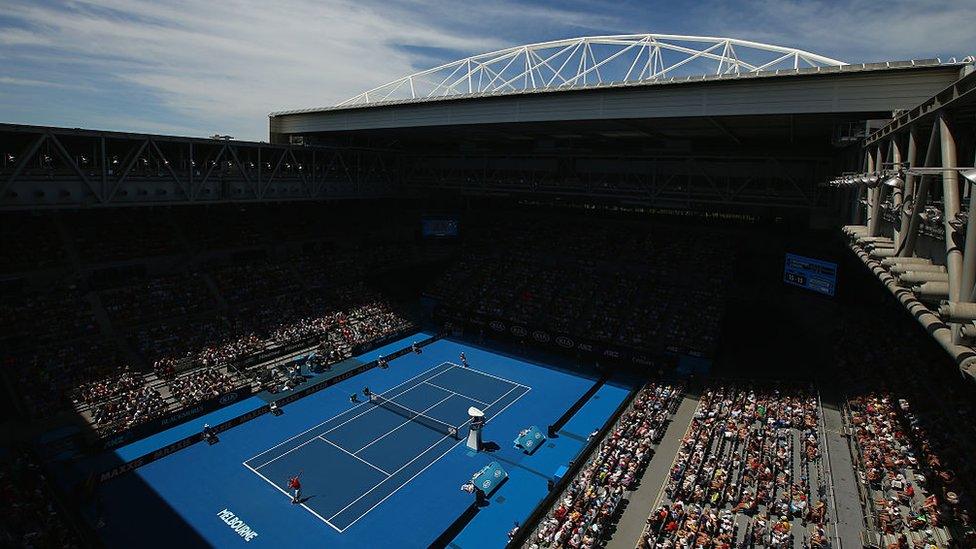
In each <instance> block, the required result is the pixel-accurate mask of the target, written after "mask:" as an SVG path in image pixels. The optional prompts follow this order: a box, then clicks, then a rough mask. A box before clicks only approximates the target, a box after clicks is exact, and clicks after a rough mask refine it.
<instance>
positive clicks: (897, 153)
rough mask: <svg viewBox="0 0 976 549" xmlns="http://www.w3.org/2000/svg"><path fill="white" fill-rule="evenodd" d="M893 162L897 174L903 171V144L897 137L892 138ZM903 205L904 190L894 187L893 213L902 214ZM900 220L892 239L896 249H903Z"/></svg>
mask: <svg viewBox="0 0 976 549" xmlns="http://www.w3.org/2000/svg"><path fill="white" fill-rule="evenodd" d="M891 162H892V164H893V169H894V170H895V171H896V172H897V171H899V170H901V168H902V166H901V144H900V143H899V142H898V137H897V136H892V138H891ZM901 203H902V188H901V187H892V189H891V208H892V211H895V212H900V211H901ZM899 221H900V220H899V219H896V220H895V221H894V223H892V225H893V226H894V229H893V231H892V232H893V234H892V239H893V240H894V243H895V249H896V250H897V249H899V248H900V247H901V223H899Z"/></svg>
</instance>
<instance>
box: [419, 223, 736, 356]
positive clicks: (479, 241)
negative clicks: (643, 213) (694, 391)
mask: <svg viewBox="0 0 976 549" xmlns="http://www.w3.org/2000/svg"><path fill="white" fill-rule="evenodd" d="M506 221H507V222H506V223H499V222H498V220H497V219H493V220H492V222H491V223H490V224H489V225H487V226H482V225H478V224H474V226H473V227H471V228H469V230H468V233H467V234H468V240H466V242H465V249H464V250H463V253H462V256H461V257H460V258H459V259H458V260H457V261H456V262H455V263H453V264H452V265H451V266H450V267H449V268H448V269H447V270H446V272H445V273H444V274H443V275H441V276H440V277H439V278H438V279H437V280H435V281H434V282H433V283H432V284H431V286H430V287H429V288H428V290H427V295H428V296H430V297H432V298H434V299H436V300H438V301H439V303H440V305H441V306H442V307H444V308H445V309H447V310H450V311H452V312H453V313H454V315H455V316H461V317H466V316H469V315H474V316H479V317H484V318H488V319H502V320H507V321H509V322H512V323H515V324H520V325H524V326H528V327H531V328H537V329H543V330H548V331H551V332H553V333H555V334H563V335H569V336H571V337H574V338H579V339H581V340H589V341H596V342H600V343H604V344H612V345H619V346H623V347H628V348H633V349H641V350H651V351H663V350H670V351H673V352H681V353H689V354H697V355H710V354H712V353H713V352H714V350H715V346H716V344H717V336H718V327H719V325H720V322H721V318H722V316H723V314H724V298H725V291H726V287H727V285H728V281H729V276H730V273H729V271H728V269H725V268H723V267H722V265H723V264H724V263H725V262H724V261H715V259H716V258H718V257H719V256H720V255H721V254H727V253H729V252H728V247H727V246H726V245H725V244H726V241H725V239H724V238H722V237H716V236H714V235H710V234H707V233H700V234H699V233H694V232H690V231H686V230H678V229H673V228H670V229H666V228H656V227H652V228H648V227H647V226H646V225H644V226H641V225H636V224H635V225H631V224H627V223H609V222H608V223H604V224H592V225H583V224H579V223H571V222H567V221H566V220H564V219H562V218H558V217H556V218H548V217H524V218H522V217H513V218H510V219H508V220H506ZM703 258H704V259H703ZM725 260H728V258H727V257H726V258H725Z"/></svg>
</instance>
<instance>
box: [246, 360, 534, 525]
mask: <svg viewBox="0 0 976 549" xmlns="http://www.w3.org/2000/svg"><path fill="white" fill-rule="evenodd" d="M529 390H530V387H528V386H526V385H522V384H520V383H516V382H514V381H510V380H508V379H504V378H501V377H497V376H494V375H491V374H488V373H486V372H481V371H479V370H475V369H471V368H465V367H462V366H459V365H457V364H454V363H450V362H444V363H441V364H439V365H437V366H435V367H433V368H431V369H429V370H427V371H425V372H422V373H420V374H418V375H417V376H415V377H413V378H411V379H408V380H407V381H405V382H403V383H401V384H400V385H398V386H396V387H393V388H392V389H389V390H388V391H385V392H383V393H382V394H381V395H378V397H379V398H378V400H377V401H372V400H371V401H370V402H364V403H361V404H358V405H356V406H353V407H352V408H350V409H349V410H346V411H344V412H342V413H340V414H338V415H336V416H334V417H332V418H330V419H328V420H326V421H324V422H322V423H320V424H318V425H316V426H314V427H312V428H311V429H308V430H306V431H304V432H301V433H298V434H296V435H294V436H292V437H290V438H288V439H286V440H283V441H282V442H280V443H278V444H276V445H275V446H272V447H271V448H268V449H267V450H265V451H263V452H261V453H259V454H257V455H255V456H253V457H251V458H249V459H247V460H245V461H244V466H245V467H247V468H248V469H250V470H251V471H253V472H254V473H255V474H257V475H258V476H260V477H261V478H263V479H264V480H265V481H267V482H268V483H269V484H271V485H272V486H274V487H275V488H277V489H278V491H280V492H281V494H282V496H281V497H287V498H289V499H290V498H291V494H289V492H288V489H287V481H288V478H289V477H291V476H294V475H295V474H298V473H302V477H301V478H302V484H303V495H302V503H301V505H302V507H304V508H305V509H306V510H307V511H308V512H310V513H312V514H313V515H315V516H316V517H318V518H319V519H320V520H321V521H323V522H325V523H326V524H328V525H329V526H331V527H332V528H334V529H335V530H337V531H338V532H343V531H344V530H346V529H347V528H349V527H350V526H352V525H353V524H355V523H356V521H358V520H359V519H360V518H362V517H364V516H365V515H366V514H368V513H369V512H370V511H372V510H373V509H375V508H376V507H378V506H379V505H380V504H382V503H383V502H384V501H386V499H388V498H389V497H390V496H392V495H393V494H395V493H396V492H397V491H398V490H399V489H400V488H402V487H403V486H405V485H406V484H407V483H409V482H410V481H411V480H412V479H413V478H415V477H416V476H417V475H419V474H420V473H422V472H423V471H424V470H426V469H427V468H428V467H430V466H431V465H433V464H434V463H435V462H436V461H437V460H439V459H440V458H441V457H443V456H444V455H445V454H447V453H448V452H450V451H451V449H453V448H454V447H455V446H457V445H459V444H462V443H463V439H464V437H466V435H467V425H468V423H469V421H470V420H469V418H468V412H467V411H468V408H469V407H471V406H474V407H476V408H479V409H481V410H482V411H484V412H485V419H486V422H490V421H491V419H492V418H493V417H495V416H497V415H498V414H500V413H502V412H503V411H505V409H507V408H508V407H509V406H511V405H512V404H514V403H515V402H516V401H518V400H519V399H520V398H521V397H522V396H524V395H525V394H526V393H528V392H529ZM465 480H467V479H463V478H459V479H457V481H458V484H459V485H460V484H461V483H463V482H464V481H465Z"/></svg>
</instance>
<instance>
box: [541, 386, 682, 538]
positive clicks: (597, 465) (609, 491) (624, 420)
mask: <svg viewBox="0 0 976 549" xmlns="http://www.w3.org/2000/svg"><path fill="white" fill-rule="evenodd" d="M682 392H683V391H682V388H681V387H679V386H677V385H670V384H663V383H651V384H649V385H647V386H645V387H644V388H643V389H641V391H640V392H639V393H638V394H637V395H636V396H635V397H634V401H633V403H632V406H631V408H630V409H628V410H627V411H626V412H624V414H623V415H622V416H621V417H620V419H619V421H618V422H617V423H616V424H615V426H614V427H613V429H612V430H611V431H610V433H609V434H608V435H607V436H606V438H605V439H604V440H603V441H602V442H601V443H600V446H599V449H598V450H596V452H595V454H594V455H593V457H592V458H591V459H590V460H589V461H588V462H587V463H586V464H585V465H583V467H582V468H581V470H580V471H579V473H578V474H577V475H576V476H575V478H573V480H572V482H571V483H570V485H569V486H568V487H567V488H566V490H565V492H564V493H563V494H561V498H560V500H559V502H558V504H557V505H556V507H555V508H554V509H553V510H552V511H551V512H550V513H549V514H548V515H547V517H546V518H545V519H543V521H542V523H541V524H540V525H539V527H538V528H537V530H536V532H535V533H534V534H533V536H532V539H531V540H530V543H531V546H532V547H573V548H591V547H597V546H599V545H600V544H601V542H602V540H603V535H604V533H605V532H606V530H607V528H608V527H609V526H610V525H611V523H612V521H613V520H614V519H615V518H616V513H617V510H618V506H619V504H620V501H621V498H622V497H623V494H624V492H625V491H627V490H631V489H633V488H634V487H635V482H636V481H637V479H638V478H639V477H640V475H641V474H642V473H643V471H644V469H645V468H646V467H647V464H648V462H649V461H650V459H651V457H652V456H653V455H654V445H655V444H656V443H658V442H660V439H661V437H662V436H664V432H665V430H666V429H667V427H668V423H669V421H670V417H671V415H672V414H673V413H674V412H675V411H676V410H677V406H678V404H679V403H680V401H681V395H682Z"/></svg>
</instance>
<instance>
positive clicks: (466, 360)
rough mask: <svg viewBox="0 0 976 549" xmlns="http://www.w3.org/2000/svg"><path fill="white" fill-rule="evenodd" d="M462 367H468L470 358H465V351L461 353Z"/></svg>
mask: <svg viewBox="0 0 976 549" xmlns="http://www.w3.org/2000/svg"><path fill="white" fill-rule="evenodd" d="M461 366H464V367H465V368H467V367H468V357H466V356H464V351H461Z"/></svg>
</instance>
